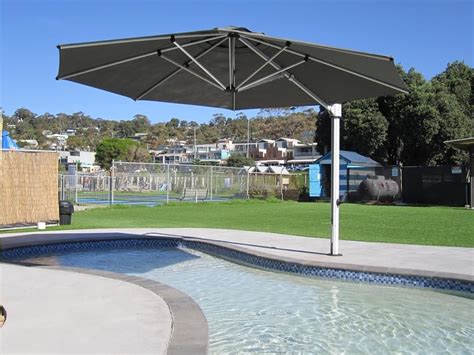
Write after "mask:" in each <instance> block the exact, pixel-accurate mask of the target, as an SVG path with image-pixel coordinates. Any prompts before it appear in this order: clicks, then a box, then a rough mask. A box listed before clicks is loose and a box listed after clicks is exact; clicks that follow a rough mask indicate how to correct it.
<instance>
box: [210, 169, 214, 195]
mask: <svg viewBox="0 0 474 355" xmlns="http://www.w3.org/2000/svg"><path fill="white" fill-rule="evenodd" d="M212 168H213V166H212V165H211V189H210V190H211V201H212V187H213V183H212V179H213V175H212V170H213V169H212Z"/></svg>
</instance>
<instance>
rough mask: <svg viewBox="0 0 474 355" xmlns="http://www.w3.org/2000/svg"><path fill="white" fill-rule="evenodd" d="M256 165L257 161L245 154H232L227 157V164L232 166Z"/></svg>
mask: <svg viewBox="0 0 474 355" xmlns="http://www.w3.org/2000/svg"><path fill="white" fill-rule="evenodd" d="M252 165H255V161H254V160H253V159H251V158H247V157H245V156H243V155H238V154H232V155H231V156H230V157H229V158H228V159H227V166H232V167H239V168H240V167H243V166H252Z"/></svg>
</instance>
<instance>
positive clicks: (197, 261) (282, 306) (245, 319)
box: [55, 248, 474, 354]
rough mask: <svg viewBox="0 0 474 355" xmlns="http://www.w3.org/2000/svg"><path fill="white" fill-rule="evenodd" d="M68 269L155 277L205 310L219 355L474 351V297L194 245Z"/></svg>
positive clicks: (89, 256)
mask: <svg viewBox="0 0 474 355" xmlns="http://www.w3.org/2000/svg"><path fill="white" fill-rule="evenodd" d="M55 258H56V260H57V262H58V263H59V264H61V265H65V266H76V267H87V268H96V269H101V270H108V271H113V272H120V273H126V274H130V275H137V276H142V277H146V278H149V279H152V280H156V281H159V282H163V283H166V284H168V285H170V286H173V287H175V288H177V289H180V290H182V291H184V292H185V293H187V294H188V295H189V296H191V297H192V298H193V299H194V300H195V301H196V302H197V303H198V304H199V305H200V306H201V308H202V310H203V311H204V313H205V315H206V317H207V319H208V323H209V333H210V352H211V353H214V354H224V353H251V352H254V353H338V354H340V353H346V354H362V353H364V354H368V353H370V354H377V353H380V354H385V353H417V354H420V353H423V354H433V353H452V354H472V352H473V349H474V342H473V339H474V326H473V323H472V321H473V319H474V317H473V316H474V310H473V305H474V303H473V302H474V301H473V300H471V299H467V298H463V297H458V296H454V295H449V294H444V293H440V292H433V291H429V290H420V289H409V288H396V287H384V286H373V285H367V284H357V283H345V282H336V281H326V280H318V279H310V278H304V277H297V276H293V275H286V274H280V273H274V272H267V271H262V270H257V269H253V268H249V267H245V266H240V265H236V264H233V263H230V262H227V261H224V260H221V259H218V258H214V257H211V256H208V255H206V254H203V253H199V252H195V251H190V250H187V249H183V250H180V249H145V248H136V249H129V250H110V251H100V252H97V251H91V252H76V253H69V254H61V255H59V254H57V255H55Z"/></svg>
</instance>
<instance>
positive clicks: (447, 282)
mask: <svg viewBox="0 0 474 355" xmlns="http://www.w3.org/2000/svg"><path fill="white" fill-rule="evenodd" d="M184 245H185V246H188V247H190V248H191V249H195V250H199V251H202V252H205V253H208V254H211V255H214V256H217V257H221V258H225V259H227V260H231V261H236V262H239V263H242V264H244V265H248V266H253V267H258V268H260V269H264V270H270V271H279V272H285V273H290V274H295V275H299V276H306V277H317V278H322V279H332V280H340V281H350V282H361V283H370V284H376V285H386V286H399V287H400V286H401V287H415V288H428V289H433V290H443V291H453V292H461V293H467V294H474V282H472V281H468V280H459V279H454V278H445V277H436V276H419V275H404V274H397V273H393V272H387V273H384V272H376V271H359V270H351V269H347V268H338V267H327V266H319V265H311V264H310V263H300V262H298V261H295V260H285V258H282V257H275V256H273V255H263V253H258V254H260V255H256V254H254V252H250V251H247V250H242V249H241V248H235V247H229V246H227V245H226V246H223V245H220V244H219V243H215V242H202V241H197V240H195V241H193V240H186V241H185V242H184Z"/></svg>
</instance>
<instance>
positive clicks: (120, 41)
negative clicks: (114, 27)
mask: <svg viewBox="0 0 474 355" xmlns="http://www.w3.org/2000/svg"><path fill="white" fill-rule="evenodd" d="M214 36H216V33H208V34H204V33H200V34H188V35H186V34H183V35H179V34H177V35H174V37H175V38H179V39H181V38H183V39H185V38H203V37H214ZM225 36H227V34H226V35H225ZM169 38H170V35H161V36H149V37H139V38H124V39H115V40H109V41H97V42H86V43H71V44H60V45H58V48H59V49H74V48H84V47H95V46H106V45H110V44H126V43H137V42H148V41H159V40H167V39H169ZM207 40H208V41H211V40H212V38H208V39H207Z"/></svg>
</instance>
